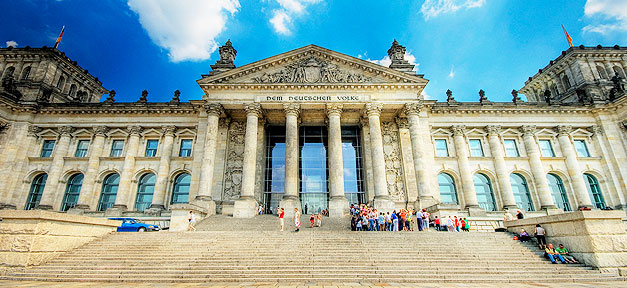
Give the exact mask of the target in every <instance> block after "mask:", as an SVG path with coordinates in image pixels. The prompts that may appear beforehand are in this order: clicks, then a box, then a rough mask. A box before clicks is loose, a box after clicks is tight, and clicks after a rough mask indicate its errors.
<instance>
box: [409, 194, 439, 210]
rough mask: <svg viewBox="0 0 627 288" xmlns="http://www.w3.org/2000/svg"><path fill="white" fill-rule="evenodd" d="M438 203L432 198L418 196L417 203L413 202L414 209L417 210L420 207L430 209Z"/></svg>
mask: <svg viewBox="0 0 627 288" xmlns="http://www.w3.org/2000/svg"><path fill="white" fill-rule="evenodd" d="M438 203H439V201H438V200H437V199H435V197H433V196H419V197H418V201H416V202H414V208H415V209H419V208H420V207H422V208H426V207H431V206H433V205H437V204H438Z"/></svg>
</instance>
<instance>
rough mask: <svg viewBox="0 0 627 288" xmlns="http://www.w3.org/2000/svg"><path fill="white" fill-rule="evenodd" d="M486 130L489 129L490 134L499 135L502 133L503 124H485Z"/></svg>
mask: <svg viewBox="0 0 627 288" xmlns="http://www.w3.org/2000/svg"><path fill="white" fill-rule="evenodd" d="M485 130H486V131H488V135H499V134H500V133H501V125H488V126H485Z"/></svg>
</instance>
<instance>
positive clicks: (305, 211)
mask: <svg viewBox="0 0 627 288" xmlns="http://www.w3.org/2000/svg"><path fill="white" fill-rule="evenodd" d="M307 210H308V209H307V203H305V210H304V211H303V213H305V214H307Z"/></svg>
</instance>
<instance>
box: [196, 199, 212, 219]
mask: <svg viewBox="0 0 627 288" xmlns="http://www.w3.org/2000/svg"><path fill="white" fill-rule="evenodd" d="M193 204H194V205H196V206H198V207H201V208H203V209H205V211H206V212H207V216H212V215H216V202H215V201H213V198H211V196H204V195H203V196H200V195H199V196H196V198H195V199H194V203H193Z"/></svg>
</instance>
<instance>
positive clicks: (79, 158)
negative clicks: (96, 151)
mask: <svg viewBox="0 0 627 288" xmlns="http://www.w3.org/2000/svg"><path fill="white" fill-rule="evenodd" d="M63 160H64V161H82V160H85V161H87V160H89V157H87V156H85V157H63Z"/></svg>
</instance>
